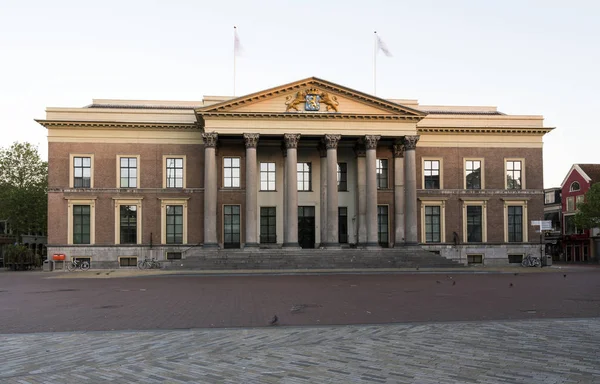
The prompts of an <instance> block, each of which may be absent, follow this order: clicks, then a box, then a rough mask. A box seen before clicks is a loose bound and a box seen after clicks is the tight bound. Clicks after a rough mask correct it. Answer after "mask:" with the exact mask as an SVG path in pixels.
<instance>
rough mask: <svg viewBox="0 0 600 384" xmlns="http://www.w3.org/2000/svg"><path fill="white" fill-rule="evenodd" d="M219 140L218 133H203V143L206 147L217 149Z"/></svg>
mask: <svg viewBox="0 0 600 384" xmlns="http://www.w3.org/2000/svg"><path fill="white" fill-rule="evenodd" d="M218 140H219V134H218V133H217V132H203V133H202V141H203V142H204V146H205V147H208V148H215V147H216V146H217V141H218Z"/></svg>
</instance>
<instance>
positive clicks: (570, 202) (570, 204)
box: [567, 196, 575, 212]
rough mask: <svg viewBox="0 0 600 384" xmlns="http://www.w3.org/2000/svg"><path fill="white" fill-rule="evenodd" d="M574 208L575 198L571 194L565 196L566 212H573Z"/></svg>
mask: <svg viewBox="0 0 600 384" xmlns="http://www.w3.org/2000/svg"><path fill="white" fill-rule="evenodd" d="M574 210H575V199H574V198H573V196H569V197H567V212H573V211H574Z"/></svg>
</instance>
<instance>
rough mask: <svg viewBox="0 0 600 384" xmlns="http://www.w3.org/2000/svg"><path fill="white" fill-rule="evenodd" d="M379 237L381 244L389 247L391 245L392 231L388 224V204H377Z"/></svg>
mask: <svg viewBox="0 0 600 384" xmlns="http://www.w3.org/2000/svg"><path fill="white" fill-rule="evenodd" d="M377 239H378V241H379V245H380V246H382V247H384V248H387V247H389V246H390V232H389V224H388V206H387V205H378V206H377Z"/></svg>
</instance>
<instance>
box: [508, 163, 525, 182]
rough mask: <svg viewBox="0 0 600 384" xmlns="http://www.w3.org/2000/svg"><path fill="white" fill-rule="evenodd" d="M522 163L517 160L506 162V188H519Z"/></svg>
mask: <svg viewBox="0 0 600 384" xmlns="http://www.w3.org/2000/svg"><path fill="white" fill-rule="evenodd" d="M521 166H522V164H521V162H520V161H518V160H508V161H507V162H506V189H521V185H522V183H521V173H522V168H521Z"/></svg>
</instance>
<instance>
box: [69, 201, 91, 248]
mask: <svg viewBox="0 0 600 384" xmlns="http://www.w3.org/2000/svg"><path fill="white" fill-rule="evenodd" d="M90 217H91V215H90V206H89V205H74V206H73V244H90Z"/></svg>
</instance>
